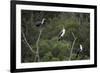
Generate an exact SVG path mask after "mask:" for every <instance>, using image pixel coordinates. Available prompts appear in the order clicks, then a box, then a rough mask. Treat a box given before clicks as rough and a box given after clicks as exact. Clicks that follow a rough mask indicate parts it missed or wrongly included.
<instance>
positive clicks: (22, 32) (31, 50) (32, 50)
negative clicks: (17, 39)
mask: <svg viewBox="0 0 100 73" xmlns="http://www.w3.org/2000/svg"><path fill="white" fill-rule="evenodd" d="M22 35H23V38H24V40H25V42H26V44H27V46H28V47H29V49H30V50H31V52H32V53H35V51H34V50H33V49H32V47H31V46H30V44H29V43H28V42H27V39H26V37H25V34H24V32H22Z"/></svg>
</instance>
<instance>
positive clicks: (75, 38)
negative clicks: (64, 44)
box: [69, 32, 77, 60]
mask: <svg viewBox="0 0 100 73" xmlns="http://www.w3.org/2000/svg"><path fill="white" fill-rule="evenodd" d="M72 35H73V37H74V41H73V44H72V47H71V51H70V57H69V60H71V57H72V53H73V47H74V45H75V41H76V39H77V38H76V37H75V35H74V33H73V32H72Z"/></svg>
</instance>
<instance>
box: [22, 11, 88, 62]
mask: <svg viewBox="0 0 100 73" xmlns="http://www.w3.org/2000/svg"><path fill="white" fill-rule="evenodd" d="M21 17H22V18H21V31H22V32H24V33H25V36H26V38H27V41H28V43H29V44H30V46H31V47H32V50H34V51H36V41H37V39H38V36H39V30H40V28H38V27H36V26H35V23H36V21H37V20H41V19H42V18H43V17H45V18H46V24H45V26H44V27H43V28H42V29H43V32H42V34H41V37H40V41H39V56H40V61H41V62H47V61H64V60H69V56H70V51H71V47H72V43H73V41H74V37H73V35H72V32H73V33H74V34H75V37H76V38H77V40H76V42H75V45H74V47H73V52H72V57H71V60H84V59H89V58H90V18H89V17H90V15H89V14H88V13H74V12H49V11H30V10H22V11H21ZM63 26H64V27H65V29H66V33H65V35H64V37H63V39H62V40H61V41H58V35H59V32H60V31H61V30H62V27H63ZM80 44H82V45H83V49H84V51H83V52H82V53H81V54H79V56H78V57H77V58H76V52H77V49H79V45H80ZM21 59H22V60H21V61H22V62H34V59H35V54H34V53H32V52H31V50H29V47H28V46H27V44H26V43H25V41H24V38H23V36H22V38H21Z"/></svg>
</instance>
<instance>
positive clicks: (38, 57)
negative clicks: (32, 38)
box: [35, 29, 42, 62]
mask: <svg viewBox="0 0 100 73" xmlns="http://www.w3.org/2000/svg"><path fill="white" fill-rule="evenodd" d="M41 33H42V29H40V32H39V36H38V39H37V42H36V47H37V51H36V56H35V61H36V59H37V60H38V62H39V61H40V56H39V40H40V36H41Z"/></svg>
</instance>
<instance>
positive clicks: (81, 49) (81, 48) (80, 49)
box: [76, 44, 83, 58]
mask: <svg viewBox="0 0 100 73" xmlns="http://www.w3.org/2000/svg"><path fill="white" fill-rule="evenodd" d="M82 51H83V47H82V45H81V44H80V48H79V50H78V52H77V54H76V58H77V57H78V55H79V54H80V53H81V52H82Z"/></svg>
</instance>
